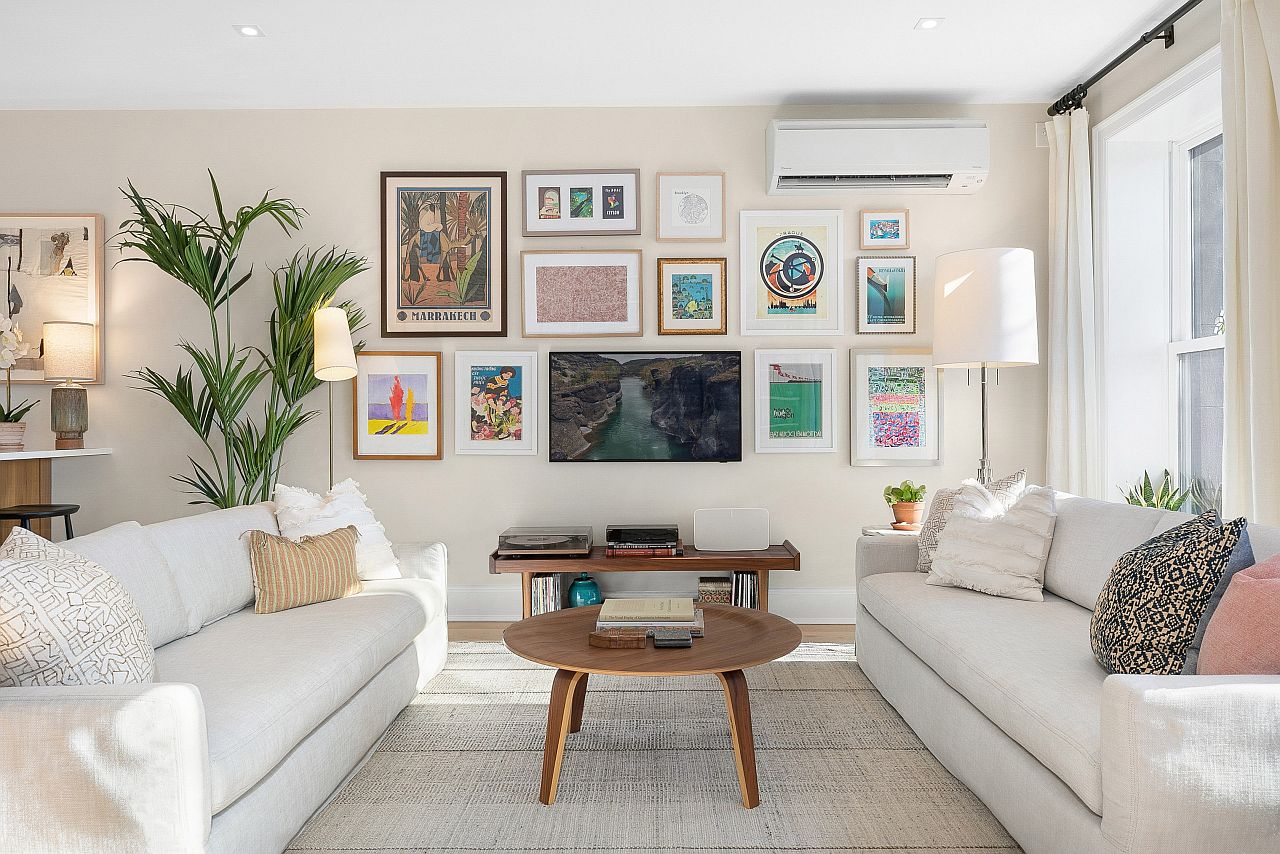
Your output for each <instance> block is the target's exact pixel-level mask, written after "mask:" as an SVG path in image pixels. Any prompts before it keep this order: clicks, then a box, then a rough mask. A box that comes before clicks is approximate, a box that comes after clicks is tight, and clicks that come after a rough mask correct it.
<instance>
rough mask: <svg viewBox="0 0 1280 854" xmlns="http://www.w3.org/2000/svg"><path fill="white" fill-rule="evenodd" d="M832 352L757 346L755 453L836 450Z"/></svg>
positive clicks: (828, 451)
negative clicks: (773, 348) (770, 348)
mask: <svg viewBox="0 0 1280 854" xmlns="http://www.w3.org/2000/svg"><path fill="white" fill-rule="evenodd" d="M835 382H836V351H835V350H757V351H756V453H758V454H771V453H772V454H779V453H780V454H793V453H794V454H799V453H834V452H835V450H836V405H835V393H836V389H835Z"/></svg>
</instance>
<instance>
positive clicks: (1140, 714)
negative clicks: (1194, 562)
mask: <svg viewBox="0 0 1280 854" xmlns="http://www.w3.org/2000/svg"><path fill="white" fill-rule="evenodd" d="M1059 510H1060V516H1059V519H1058V523H1057V529H1056V531H1055V533H1054V538H1053V546H1052V549H1051V551H1050V554H1049V560H1048V564H1047V567H1046V572H1045V601H1044V602H1021V601H1016V600H1012V599H1001V598H997V597H993V596H985V595H983V594H981V593H974V592H971V591H967V590H958V589H954V588H947V587H933V586H929V585H926V584H925V578H926V576H925V575H924V574H922V573H919V572H916V571H915V569H916V560H917V549H916V544H915V541H914V540H906V539H900V538H890V537H863V538H862V539H860V540H859V541H858V546H857V577H858V615H857V627H858V639H857V652H858V661H859V663H860V664H861V666H862V669H863V670H864V671H865V672H866V674H867V676H868V677H869V678H870V679H871V681H872V682H873V683H874V684H875V686H876V687H877V688H878V689H879V690H880V692H881V693H882V694H883V695H884V696H885V698H886V699H888V701H889V702H890V703H892V704H893V706H894V708H896V709H897V710H898V712H899V713H900V714H901V715H902V716H903V717H904V718H905V719H906V720H907V723H909V724H910V725H911V727H912V728H913V729H914V730H915V731H916V733H917V734H918V735H919V736H920V738H921V739H922V740H923V741H924V743H925V744H926V745H928V747H929V749H930V750H931V751H932V752H933V754H934V755H935V756H936V757H937V758H938V759H939V760H940V761H941V762H942V764H943V765H945V766H946V767H947V768H948V769H949V770H950V771H951V772H952V773H953V774H955V775H956V777H958V778H959V779H960V780H961V781H962V782H964V783H965V784H966V785H967V786H968V787H969V788H970V789H972V790H973V791H974V792H975V793H976V794H977V795H978V797H979V798H981V799H982V800H983V802H985V803H986V805H987V806H988V807H989V808H990V809H991V811H992V812H993V813H994V814H995V816H996V817H997V818H998V819H1000V821H1001V822H1002V823H1003V824H1004V826H1005V827H1006V828H1007V829H1008V831H1009V833H1010V834H1011V835H1012V836H1013V837H1014V839H1016V840H1017V841H1018V843H1019V844H1021V845H1022V847H1023V848H1024V849H1025V850H1026V851H1027V852H1028V854H1050V853H1051V852H1054V853H1056V854H1086V852H1124V853H1125V854H1130V853H1131V852H1132V854H1138V853H1139V852H1141V854H1157V852H1159V854H1166V852H1215V854H1216V852H1232V854H1250V852H1258V854H1263V852H1269V854H1274V852H1277V851H1280V676H1270V677H1248V676H1239V677H1228V676H1108V675H1107V674H1106V673H1105V672H1104V671H1103V670H1102V669H1101V668H1100V667H1099V666H1098V665H1097V663H1096V662H1095V661H1094V657H1093V653H1092V650H1091V648H1090V643H1089V620H1090V616H1091V613H1092V609H1093V606H1094V603H1095V602H1096V601H1097V597H1098V593H1099V591H1100V590H1101V589H1102V585H1103V583H1104V582H1105V581H1106V578H1107V575H1108V573H1109V572H1110V570H1111V566H1112V565H1113V564H1114V562H1115V559H1116V558H1117V557H1118V556H1119V555H1121V554H1122V553H1123V552H1125V551H1127V550H1128V549H1130V548H1132V547H1133V546H1136V545H1137V544H1139V543H1141V542H1143V541H1144V540H1146V539H1148V538H1150V537H1151V536H1153V535H1154V534H1156V533H1159V532H1161V531H1164V530H1167V529H1168V528H1171V527H1173V526H1174V525H1176V524H1179V523H1180V522H1182V521H1185V520H1186V519H1188V518H1189V517H1188V516H1186V515H1185V514H1181V513H1168V512H1165V511H1160V510H1154V509H1148V508H1142V507H1130V506H1128V505H1125V504H1111V503H1107V502H1102V501H1092V500H1090V499H1085V498H1077V497H1074V496H1068V495H1060V496H1059ZM1249 533H1250V537H1251V540H1252V543H1253V549H1254V553H1255V555H1256V557H1257V558H1258V559H1259V560H1262V559H1264V558H1267V557H1269V556H1271V555H1274V554H1276V553H1277V552H1280V528H1265V527H1261V526H1252V525H1251V526H1250V527H1249Z"/></svg>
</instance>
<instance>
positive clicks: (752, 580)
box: [730, 570, 760, 608]
mask: <svg viewBox="0 0 1280 854" xmlns="http://www.w3.org/2000/svg"><path fill="white" fill-rule="evenodd" d="M730 599H731V600H732V602H731V604H734V605H737V606H738V607H739V608H759V607H760V578H759V576H757V575H756V574H755V573H754V572H743V571H738V570H735V571H734V573H733V586H732V595H731V596H730Z"/></svg>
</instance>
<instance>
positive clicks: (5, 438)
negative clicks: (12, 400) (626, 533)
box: [0, 421, 27, 451]
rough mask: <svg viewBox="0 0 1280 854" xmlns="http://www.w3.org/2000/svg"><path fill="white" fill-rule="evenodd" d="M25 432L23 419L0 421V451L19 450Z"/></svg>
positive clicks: (25, 426)
mask: <svg viewBox="0 0 1280 854" xmlns="http://www.w3.org/2000/svg"><path fill="white" fill-rule="evenodd" d="M26 432H27V423H26V422H25V421H0V451H21V450H22V437H23V436H25V435H26Z"/></svg>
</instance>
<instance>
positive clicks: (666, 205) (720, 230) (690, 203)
mask: <svg viewBox="0 0 1280 854" xmlns="http://www.w3.org/2000/svg"><path fill="white" fill-rule="evenodd" d="M653 185H654V196H653V198H654V203H653V211H654V232H653V239H654V240H656V241H658V242H659V243H723V242H725V240H727V239H728V236H727V235H728V230H727V227H726V224H725V223H726V219H727V213H728V208H727V202H726V200H725V195H726V194H725V175H724V173H723V172H659V173H658V174H657V175H655V176H654V182H653Z"/></svg>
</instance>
